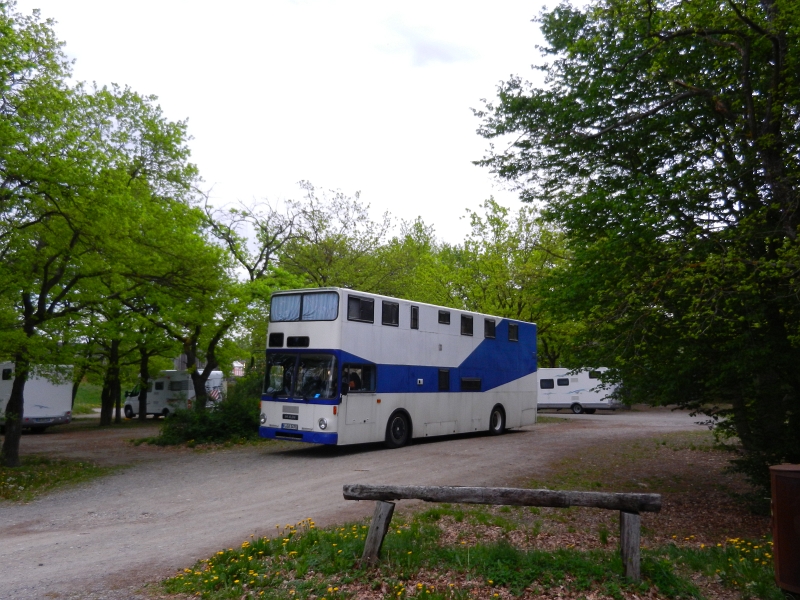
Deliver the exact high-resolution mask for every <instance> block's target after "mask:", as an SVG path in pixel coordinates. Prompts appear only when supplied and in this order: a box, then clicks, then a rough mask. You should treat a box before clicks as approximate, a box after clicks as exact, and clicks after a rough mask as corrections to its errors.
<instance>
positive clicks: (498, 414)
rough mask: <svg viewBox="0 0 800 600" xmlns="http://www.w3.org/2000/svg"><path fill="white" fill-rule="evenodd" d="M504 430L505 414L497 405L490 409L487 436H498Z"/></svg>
mask: <svg viewBox="0 0 800 600" xmlns="http://www.w3.org/2000/svg"><path fill="white" fill-rule="evenodd" d="M505 430H506V413H505V411H503V407H502V406H500V405H499V404H498V405H497V406H495V407H494V408H493V409H492V414H491V415H490V416H489V435H500V434H501V433H503V432H504V431H505Z"/></svg>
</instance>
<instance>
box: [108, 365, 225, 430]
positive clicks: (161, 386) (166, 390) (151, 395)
mask: <svg viewBox="0 0 800 600" xmlns="http://www.w3.org/2000/svg"><path fill="white" fill-rule="evenodd" d="M227 390H228V386H227V382H226V381H225V377H224V376H223V374H222V371H211V375H209V377H208V381H206V392H207V393H208V400H209V403H212V404H213V403H215V402H216V401H218V400H222V397H223V395H224V394H225V393H226V392H227ZM194 397H195V393H194V386H193V385H192V376H191V374H190V373H189V371H162V372H161V376H160V377H159V378H158V379H151V380H150V381H149V382H148V383H147V414H148V415H153V416H154V417H156V418H158V417H160V416H162V415H163V416H165V417H166V416H168V415H169V414H171V413H174V412H175V411H176V410H177V409H179V408H191V407H192V401H193V400H194ZM123 410H124V411H125V416H126V417H127V418H128V419H132V418H133V417H134V416H136V415H138V414H139V391H138V390H134V391H132V392H126V394H125V407H124V408H123Z"/></svg>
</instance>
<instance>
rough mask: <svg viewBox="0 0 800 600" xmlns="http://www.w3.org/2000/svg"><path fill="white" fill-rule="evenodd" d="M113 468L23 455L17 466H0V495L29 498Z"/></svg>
mask: <svg viewBox="0 0 800 600" xmlns="http://www.w3.org/2000/svg"><path fill="white" fill-rule="evenodd" d="M116 468H117V467H99V466H97V465H95V464H92V463H90V462H86V461H76V460H68V459H63V458H58V459H57V458H47V457H44V456H35V455H33V456H23V457H22V466H20V467H17V468H14V469H11V468H8V467H3V466H0V499H2V500H10V501H13V502H29V501H30V500H33V499H34V498H36V497H37V496H40V495H42V494H45V493H47V492H49V491H51V490H54V489H55V488H58V487H63V486H66V485H74V484H78V483H83V482H85V481H91V480H92V479H97V478H98V477H103V476H104V475H108V474H109V473H111V472H113V471H114V470H116Z"/></svg>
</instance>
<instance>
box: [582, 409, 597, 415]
mask: <svg viewBox="0 0 800 600" xmlns="http://www.w3.org/2000/svg"><path fill="white" fill-rule="evenodd" d="M596 411H597V409H596V408H584V409H583V412H585V413H586V414H587V415H593V414H594V413H595V412H596Z"/></svg>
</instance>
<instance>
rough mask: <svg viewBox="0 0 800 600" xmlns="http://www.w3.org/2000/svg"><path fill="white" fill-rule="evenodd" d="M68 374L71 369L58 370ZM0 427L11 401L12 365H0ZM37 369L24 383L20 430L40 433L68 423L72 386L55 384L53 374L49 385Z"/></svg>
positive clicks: (43, 374)
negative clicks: (21, 428) (66, 371)
mask: <svg viewBox="0 0 800 600" xmlns="http://www.w3.org/2000/svg"><path fill="white" fill-rule="evenodd" d="M63 369H68V370H72V367H60V368H59V371H61V370H63ZM0 373H2V376H0V425H2V424H3V422H4V421H5V418H6V404H8V401H9V399H10V398H11V386H12V385H13V384H14V363H11V362H5V363H0ZM45 375H49V373H46V372H43V370H42V369H41V368H40V369H38V374H37V373H34V374H32V376H30V377H28V381H26V382H25V391H24V392H23V396H24V399H25V401H24V404H23V408H22V427H23V429H30V430H31V431H36V432H41V431H44V430H45V429H47V428H48V427H50V426H51V425H62V424H65V423H69V422H70V421H71V420H72V382H71V381H69V380H67V379H63V380H61V381H59V378H58V376H57V374H56V373H53V374H52V379H53V380H54V381H56V382H57V383H53V381H51V380H50V379H48V378H47V377H46V376H45Z"/></svg>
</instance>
